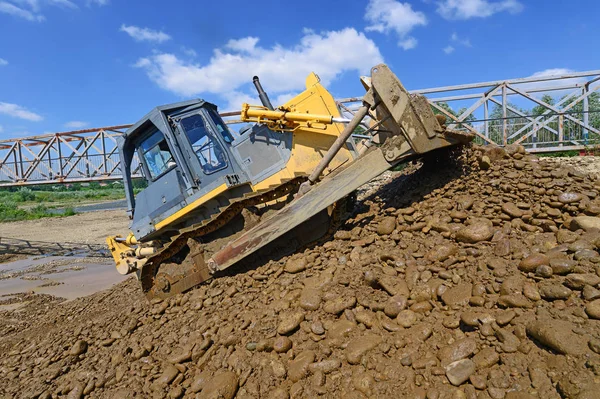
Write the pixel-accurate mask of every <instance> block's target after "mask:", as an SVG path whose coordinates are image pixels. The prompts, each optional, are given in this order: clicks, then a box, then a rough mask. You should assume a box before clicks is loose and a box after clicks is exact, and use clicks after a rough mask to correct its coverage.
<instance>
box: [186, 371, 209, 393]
mask: <svg viewBox="0 0 600 399" xmlns="http://www.w3.org/2000/svg"><path fill="white" fill-rule="evenodd" d="M211 378H212V376H211V375H210V373H209V372H208V371H206V370H205V371H202V372H200V373H198V374H196V375H195V376H194V378H193V379H192V385H190V388H189V391H191V392H192V393H196V392H200V391H201V390H202V388H204V386H205V385H206V383H207V382H208V381H209V380H210V379H211Z"/></svg>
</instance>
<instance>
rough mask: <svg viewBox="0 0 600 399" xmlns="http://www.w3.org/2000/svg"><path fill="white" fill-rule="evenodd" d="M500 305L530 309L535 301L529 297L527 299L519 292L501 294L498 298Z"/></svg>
mask: <svg viewBox="0 0 600 399" xmlns="http://www.w3.org/2000/svg"><path fill="white" fill-rule="evenodd" d="M498 305H500V306H502V307H505V308H525V309H529V308H532V307H533V303H532V302H531V301H530V300H529V299H527V298H526V297H525V296H524V295H519V294H513V295H501V296H500V297H499V298H498Z"/></svg>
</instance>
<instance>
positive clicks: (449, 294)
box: [442, 283, 473, 306]
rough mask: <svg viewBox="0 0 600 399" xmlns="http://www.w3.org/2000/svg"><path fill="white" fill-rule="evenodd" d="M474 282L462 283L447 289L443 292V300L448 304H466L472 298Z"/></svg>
mask: <svg viewBox="0 0 600 399" xmlns="http://www.w3.org/2000/svg"><path fill="white" fill-rule="evenodd" d="M472 290H473V284H471V283H462V284H459V285H457V286H455V287H452V288H449V289H447V290H446V291H445V292H444V293H443V294H442V301H444V303H445V304H446V305H448V306H465V305H466V304H468V303H469V298H471V291H472Z"/></svg>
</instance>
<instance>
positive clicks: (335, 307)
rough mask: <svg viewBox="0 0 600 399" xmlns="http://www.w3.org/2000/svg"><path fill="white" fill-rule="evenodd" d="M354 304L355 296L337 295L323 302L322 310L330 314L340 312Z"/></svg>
mask: <svg viewBox="0 0 600 399" xmlns="http://www.w3.org/2000/svg"><path fill="white" fill-rule="evenodd" d="M355 305H356V297H354V296H352V297H338V298H335V299H332V300H329V301H327V302H325V304H324V305H323V310H324V311H325V312H326V313H330V314H340V313H342V312H343V311H344V310H346V309H350V308H353V307H354V306H355Z"/></svg>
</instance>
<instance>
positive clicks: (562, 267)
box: [550, 258, 577, 275]
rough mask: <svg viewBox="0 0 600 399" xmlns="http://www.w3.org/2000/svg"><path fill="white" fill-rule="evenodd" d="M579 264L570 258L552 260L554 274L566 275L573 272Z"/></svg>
mask: <svg viewBox="0 0 600 399" xmlns="http://www.w3.org/2000/svg"><path fill="white" fill-rule="evenodd" d="M575 266H577V262H576V261H574V260H571V259H568V258H551V259H550V267H551V268H552V273H553V274H559V275H565V274H569V273H571V272H572V271H573V269H574V268H575Z"/></svg>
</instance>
